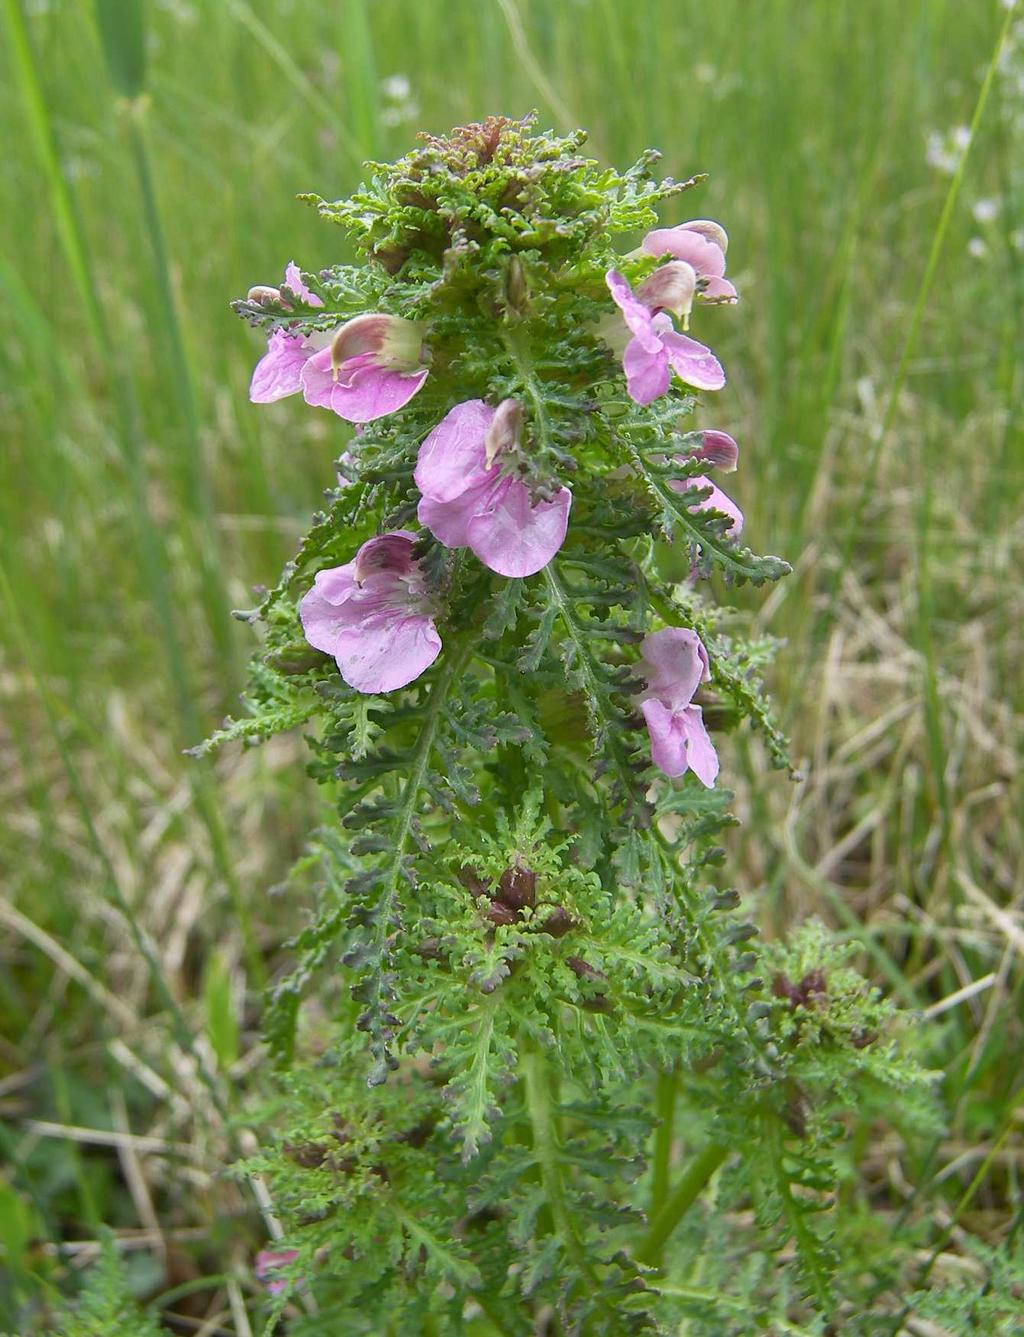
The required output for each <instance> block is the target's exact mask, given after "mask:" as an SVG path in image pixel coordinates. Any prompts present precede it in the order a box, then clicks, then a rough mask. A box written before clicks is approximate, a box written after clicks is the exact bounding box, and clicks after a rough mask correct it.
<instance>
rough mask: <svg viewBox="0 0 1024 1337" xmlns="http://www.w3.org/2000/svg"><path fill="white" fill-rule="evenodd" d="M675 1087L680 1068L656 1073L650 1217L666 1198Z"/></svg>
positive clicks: (674, 1107) (670, 1159)
mask: <svg viewBox="0 0 1024 1337" xmlns="http://www.w3.org/2000/svg"><path fill="white" fill-rule="evenodd" d="M678 1090H679V1071H678V1069H677V1068H676V1067H675V1066H674V1065H673V1066H672V1067H671V1068H669V1069H668V1071H667V1072H659V1073H658V1080H657V1083H656V1086H655V1096H654V1105H655V1113H656V1114H657V1118H658V1127H657V1128H656V1130H655V1133H654V1157H653V1161H652V1165H651V1211H650V1216H651V1220H654V1219H655V1217H657V1216H658V1214H659V1213H660V1212H661V1209H662V1208H663V1207H664V1205H665V1200H666V1199H667V1197H668V1180H669V1171H670V1169H671V1161H672V1135H673V1132H674V1131H675V1113H676V1095H677V1093H678Z"/></svg>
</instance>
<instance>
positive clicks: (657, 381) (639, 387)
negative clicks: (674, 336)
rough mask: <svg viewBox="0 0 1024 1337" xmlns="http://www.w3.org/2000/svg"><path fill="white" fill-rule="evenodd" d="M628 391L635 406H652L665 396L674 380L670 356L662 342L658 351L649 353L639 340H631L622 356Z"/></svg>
mask: <svg viewBox="0 0 1024 1337" xmlns="http://www.w3.org/2000/svg"><path fill="white" fill-rule="evenodd" d="M622 370H623V371H624V372H625V373H626V389H627V391H628V392H629V397H630V399H632V400H633V402H634V403H635V404H650V403H651V401H652V400H654V399H657V398H658V397H659V396H660V395H663V394H664V393H665V391H666V390H667V389H668V387H669V384H670V383H671V380H672V375H671V373H670V371H669V363H668V355H667V353H666V352H665V350H664V348H662V346H661V342H660V341H659V343H658V351H657V352H656V353H649V352H648V351H647V349H646V348H645V347H644V345H643V344H642V343H641V342H640V340H639V339H630V341H629V343H628V344H627V345H626V351H625V353H623V355H622Z"/></svg>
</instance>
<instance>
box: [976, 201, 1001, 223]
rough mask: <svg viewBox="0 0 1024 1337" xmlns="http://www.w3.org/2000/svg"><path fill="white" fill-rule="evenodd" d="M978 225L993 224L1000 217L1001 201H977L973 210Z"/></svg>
mask: <svg viewBox="0 0 1024 1337" xmlns="http://www.w3.org/2000/svg"><path fill="white" fill-rule="evenodd" d="M971 213H972V214H973V215H974V220H975V222H976V223H991V222H992V221H993V220H994V219H995V218H997V217H998V215H999V201H998V200H996V199H984V200H976V201H975V203H974V207H973V208H972V209H971Z"/></svg>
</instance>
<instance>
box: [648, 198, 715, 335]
mask: <svg viewBox="0 0 1024 1337" xmlns="http://www.w3.org/2000/svg"><path fill="white" fill-rule="evenodd" d="M641 249H642V250H644V251H646V252H647V254H648V255H656V256H663V255H670V256H671V257H672V262H671V263H670V265H663V266H662V269H656V270H655V271H654V274H652V275H651V278H650V279H648V280H647V282H648V283H650V282H651V280H652V279H655V278H657V276H658V274H660V273H661V272H662V270H664V269H668V268H670V267H671V264H674V265H677V266H678V265H687V266H688V267H689V268H690V269H691V271H692V273H693V292H694V294H695V295H696V296H697V297H700V298H701V299H702V300H703V301H705V302H735V301H738V300H739V299H738V295H737V292H736V289H735V287H734V286H733V284H731V283H730V282H729V280H728V279H727V278H725V277H724V275H725V253H726V251H727V250H728V249H729V237H728V234H727V233H726V231H725V228H724V227H722V226H721V224H719V223H715V222H713V221H712V220H711V219H710V218H694V219H692V220H691V221H690V222H689V223H680V224H679V226H678V227H659V228H654V230H653V231H651V232H648V234H647V236H646V237H644V239H643V241H642V242H641ZM689 314H690V307H689V305H687V307H686V310H685V312H683V313H682V318H683V322H684V325H683V328H684V329H685V328H686V324H685V322H686V320H687V318H688V317H689Z"/></svg>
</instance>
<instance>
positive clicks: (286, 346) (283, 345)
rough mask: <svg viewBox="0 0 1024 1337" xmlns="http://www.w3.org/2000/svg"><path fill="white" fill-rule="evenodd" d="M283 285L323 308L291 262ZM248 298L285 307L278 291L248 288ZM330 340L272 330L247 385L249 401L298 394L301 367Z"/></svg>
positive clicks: (268, 401)
mask: <svg viewBox="0 0 1024 1337" xmlns="http://www.w3.org/2000/svg"><path fill="white" fill-rule="evenodd" d="M284 286H285V287H286V288H288V289H289V290H290V291H291V292H293V293H294V294H295V296H296V297H301V298H302V300H303V301H304V302H307V303H308V304H309V305H310V306H323V302H322V301H321V300H320V298H319V297H317V295H316V293H314V292H310V290H309V289H308V288H307V287H306V285H305V284H304V283H303V281H302V271H301V270H300V269H299V267H298V265H297V264H296V263H295V261H294V260H290V261H289V262H288V266H287V268H286V269H285V271H284ZM248 297H249V300H250V301H251V302H263V301H265V300H267V299H268V298H273V299H274V300H275V301H278V302H284V303H285V304H286V305H287V298H286V297H285V296H284V295H283V294H282V292H281V290H280V288H267V287H263V286H260V287H257V288H250V289H249V293H248ZM330 341H331V334H330V332H325V333H319V332H318V333H316V334H314V335H310V336H308V337H307V336H304V335H298V334H289V333H288V331H287V330H275V331H274V332H273V334H271V336H270V338H269V339H268V341H267V351H266V352H265V353H264V355H263V356H262V357H261V358H260V360H259V362H257V363H256V367H255V370H254V371H253V374H252V382H251V384H250V386H249V398H250V399H251V400H252V402H253V403H254V404H272V403H273V402H274V401H275V400H277V399H284V398H285V397H286V396H287V395H294V394H297V393H298V391H299V390H301V389H302V380H301V377H302V368H303V367H304V366H305V365H306V362H307V360H308V359H309V358H310V357H311V356H312V354H313V353H314V352H315V351H316V349H317V348H323V347H325V346H326V344H328V343H330Z"/></svg>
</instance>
